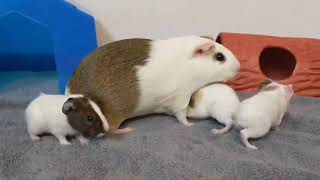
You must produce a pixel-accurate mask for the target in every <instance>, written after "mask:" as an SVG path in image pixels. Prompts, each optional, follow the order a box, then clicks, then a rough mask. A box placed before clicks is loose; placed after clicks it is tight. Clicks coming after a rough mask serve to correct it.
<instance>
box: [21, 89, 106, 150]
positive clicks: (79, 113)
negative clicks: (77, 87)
mask: <svg viewBox="0 0 320 180" xmlns="http://www.w3.org/2000/svg"><path fill="white" fill-rule="evenodd" d="M25 116H26V121H27V127H28V132H29V134H30V137H31V139H32V140H33V141H37V140H40V137H39V135H40V134H43V133H51V134H52V135H54V136H55V137H56V138H58V140H59V142H60V144H61V145H70V142H69V141H68V140H67V139H66V136H67V135H75V136H77V137H78V139H79V140H80V143H81V144H87V143H88V142H89V140H88V139H87V138H93V137H96V136H100V135H101V134H103V133H105V132H107V131H108V130H109V125H108V122H107V120H106V118H105V116H104V115H103V114H102V112H101V110H100V108H99V107H98V105H97V104H96V103H95V102H93V101H91V100H90V99H88V98H86V97H84V96H83V95H75V94H74V95H69V96H65V95H46V94H43V93H41V94H40V95H39V96H38V97H37V98H35V99H34V100H33V101H32V102H31V103H30V104H29V105H28V107H27V108H26V111H25Z"/></svg>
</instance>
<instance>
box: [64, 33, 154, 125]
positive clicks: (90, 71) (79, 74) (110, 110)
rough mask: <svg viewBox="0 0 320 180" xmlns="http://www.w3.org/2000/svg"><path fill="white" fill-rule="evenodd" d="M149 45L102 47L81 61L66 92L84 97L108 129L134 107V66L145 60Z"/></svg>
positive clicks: (144, 41)
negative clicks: (95, 109)
mask: <svg viewBox="0 0 320 180" xmlns="http://www.w3.org/2000/svg"><path fill="white" fill-rule="evenodd" d="M151 42H152V41H151V40H149V39H125V40H121V41H116V42H112V43H110V44H106V45H104V46H102V47H100V48H98V49H96V50H95V51H93V52H92V53H91V54H89V55H88V56H87V57H86V58H85V59H83V60H82V62H81V63H80V64H79V66H78V67H77V69H76V71H75V72H74V74H73V76H72V77H71V79H70V81H69V83H68V85H69V90H70V93H72V94H84V95H85V96H87V97H89V98H90V99H92V100H93V101H95V102H96V103H97V104H98V105H99V106H100V108H101V110H102V112H103V114H104V115H105V116H106V117H107V119H108V122H109V126H110V129H111V130H112V129H117V128H118V127H119V126H120V124H121V123H122V122H123V121H124V120H125V119H127V118H129V117H130V116H131V115H132V113H133V111H134V110H135V108H136V106H137V104H138V100H139V89H138V88H139V87H138V82H137V76H136V72H137V70H136V67H137V66H140V65H144V64H145V62H146V59H148V58H149V53H150V49H151Z"/></svg>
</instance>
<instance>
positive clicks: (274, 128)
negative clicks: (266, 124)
mask: <svg viewBox="0 0 320 180" xmlns="http://www.w3.org/2000/svg"><path fill="white" fill-rule="evenodd" d="M272 130H274V131H280V127H279V126H277V127H273V128H272Z"/></svg>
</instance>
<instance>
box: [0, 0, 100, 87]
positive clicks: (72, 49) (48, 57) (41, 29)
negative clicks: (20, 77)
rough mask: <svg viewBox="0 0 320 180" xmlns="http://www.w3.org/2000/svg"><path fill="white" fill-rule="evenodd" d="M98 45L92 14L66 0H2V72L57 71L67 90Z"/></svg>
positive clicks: (0, 25)
mask: <svg viewBox="0 0 320 180" xmlns="http://www.w3.org/2000/svg"><path fill="white" fill-rule="evenodd" d="M96 47H97V41H96V32H95V25H94V19H93V17H92V16H90V15H88V14H86V13H84V12H82V11H81V10H79V9H78V8H76V7H75V6H74V5H72V4H70V3H68V2H66V1H64V0H2V1H0V71H51V70H56V71H57V75H58V81H59V91H60V93H64V89H65V86H66V83H67V81H68V79H69V78H70V76H71V75H72V73H73V71H74V69H75V68H76V66H77V65H78V64H79V62H80V61H81V59H82V58H83V57H84V56H86V55H87V54H88V53H89V52H90V51H92V50H94V49H95V48H96Z"/></svg>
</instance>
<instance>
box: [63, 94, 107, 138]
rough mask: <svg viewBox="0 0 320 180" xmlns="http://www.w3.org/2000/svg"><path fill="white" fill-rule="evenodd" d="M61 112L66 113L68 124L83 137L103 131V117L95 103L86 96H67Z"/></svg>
mask: <svg viewBox="0 0 320 180" xmlns="http://www.w3.org/2000/svg"><path fill="white" fill-rule="evenodd" d="M62 112H63V113H64V114H65V115H66V117H67V120H68V122H69V124H70V126H71V127H72V128H74V129H75V130H77V131H79V132H80V133H81V134H82V135H83V136H84V137H89V138H93V137H96V136H98V135H99V134H101V133H104V132H105V129H104V127H105V126H104V125H103V123H102V122H103V121H104V120H105V117H104V115H103V114H102V112H101V110H100V108H99V107H98V106H97V104H96V103H93V102H92V101H91V100H89V99H88V98H85V97H80V98H79V97H78V98H72V97H71V98H69V99H68V100H67V101H66V102H65V103H64V105H63V107H62ZM105 121H106V120H105Z"/></svg>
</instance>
